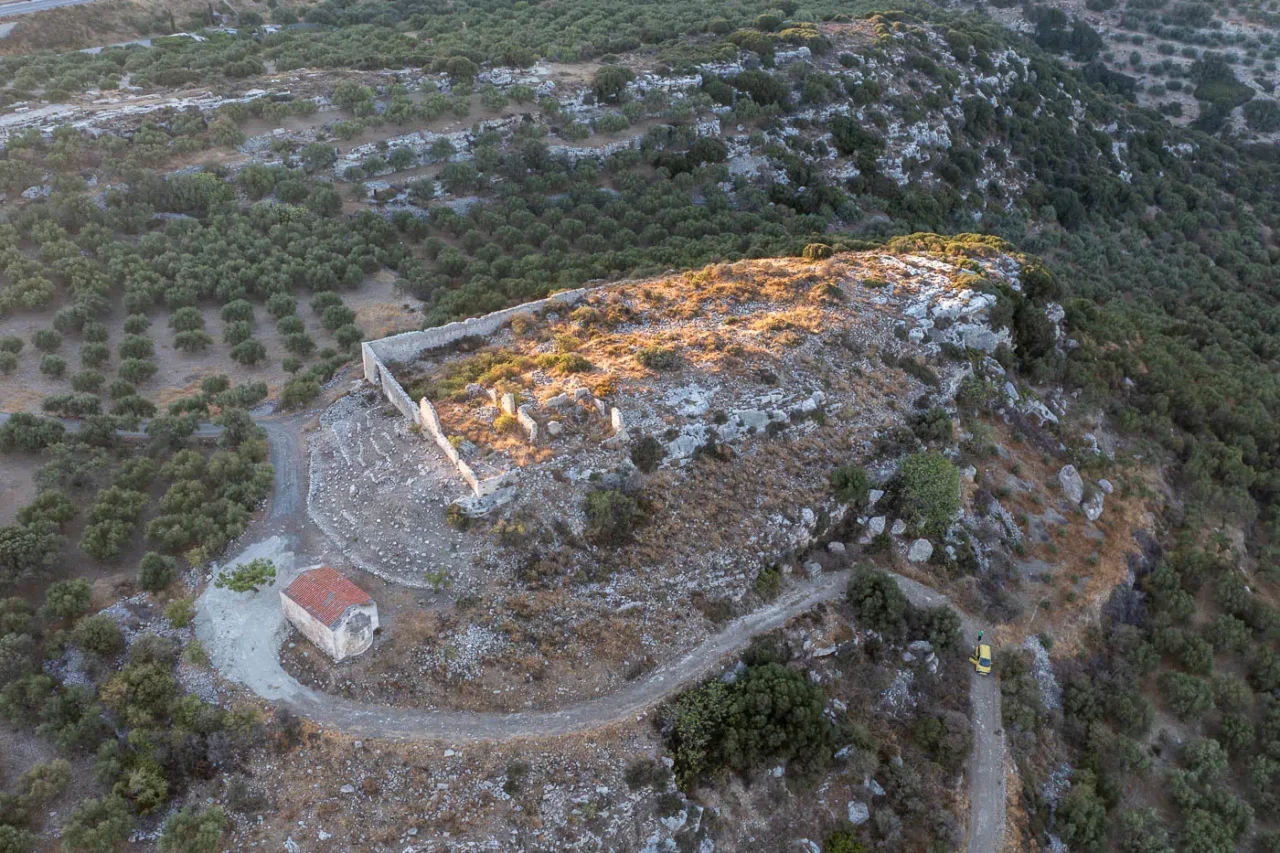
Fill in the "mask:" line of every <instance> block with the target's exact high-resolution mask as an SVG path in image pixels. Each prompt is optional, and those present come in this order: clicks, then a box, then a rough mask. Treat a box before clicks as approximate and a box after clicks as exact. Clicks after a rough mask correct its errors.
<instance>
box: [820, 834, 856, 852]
mask: <svg viewBox="0 0 1280 853" xmlns="http://www.w3.org/2000/svg"><path fill="white" fill-rule="evenodd" d="M822 853H867V848H866V846H865V845H864V844H863V843H862V842H861V841H859V840H858V837H857V836H856V835H854V834H853V833H852V832H850V831H849V830H847V829H837V830H836V831H835V832H832V833H831V834H830V835H828V836H827V840H826V841H825V842H823V845H822Z"/></svg>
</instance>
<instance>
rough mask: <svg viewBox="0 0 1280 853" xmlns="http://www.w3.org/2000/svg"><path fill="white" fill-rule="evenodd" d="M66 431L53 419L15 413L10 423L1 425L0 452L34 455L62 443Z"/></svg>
mask: <svg viewBox="0 0 1280 853" xmlns="http://www.w3.org/2000/svg"><path fill="white" fill-rule="evenodd" d="M66 431H67V430H66V427H64V426H63V425H62V424H60V423H58V422H57V421H55V420H53V419H52V418H46V417H41V416H40V415H33V414H30V413H28V412H15V413H14V414H13V415H12V416H11V417H10V418H9V421H8V423H5V424H4V425H0V450H5V451H11V450H25V451H27V452H29V453H34V452H36V451H39V450H44V449H45V448H46V447H49V446H51V445H54V444H57V443H58V442H60V441H62V437H63V435H64V434H65V433H66Z"/></svg>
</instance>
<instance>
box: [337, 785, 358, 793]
mask: <svg viewBox="0 0 1280 853" xmlns="http://www.w3.org/2000/svg"><path fill="white" fill-rule="evenodd" d="M338 791H339V792H340V793H343V794H354V793H355V792H356V786H355V785H343V786H342V787H341V788H339V789H338Z"/></svg>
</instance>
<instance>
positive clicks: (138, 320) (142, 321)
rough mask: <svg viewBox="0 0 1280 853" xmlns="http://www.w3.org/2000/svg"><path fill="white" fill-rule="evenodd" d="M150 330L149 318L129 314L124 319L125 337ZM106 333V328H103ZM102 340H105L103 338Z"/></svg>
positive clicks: (144, 315)
mask: <svg viewBox="0 0 1280 853" xmlns="http://www.w3.org/2000/svg"><path fill="white" fill-rule="evenodd" d="M149 328H151V318H150V317H148V316H147V315H146V314H130V315H129V316H128V317H125V318H124V332H125V334H126V335H141V334H143V333H144V332H146V331H147V329H149ZM103 331H106V327H105V326H104V327H103ZM102 340H104V341H105V340H106V338H105V337H103V338H102Z"/></svg>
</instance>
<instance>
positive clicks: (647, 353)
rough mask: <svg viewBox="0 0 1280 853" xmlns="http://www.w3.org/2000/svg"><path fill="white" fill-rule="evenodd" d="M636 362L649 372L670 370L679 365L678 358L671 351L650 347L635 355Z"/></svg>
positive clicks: (674, 352)
mask: <svg viewBox="0 0 1280 853" xmlns="http://www.w3.org/2000/svg"><path fill="white" fill-rule="evenodd" d="M636 361H638V362H640V364H641V365H643V366H645V367H647V368H649V369H650V370H670V369H671V368H673V367H675V366H676V365H677V364H679V363H680V356H678V355H677V354H676V351H675V350H673V349H669V348H667V347H659V346H652V347H644V348H643V349H641V350H640V351H639V352H638V353H636Z"/></svg>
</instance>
